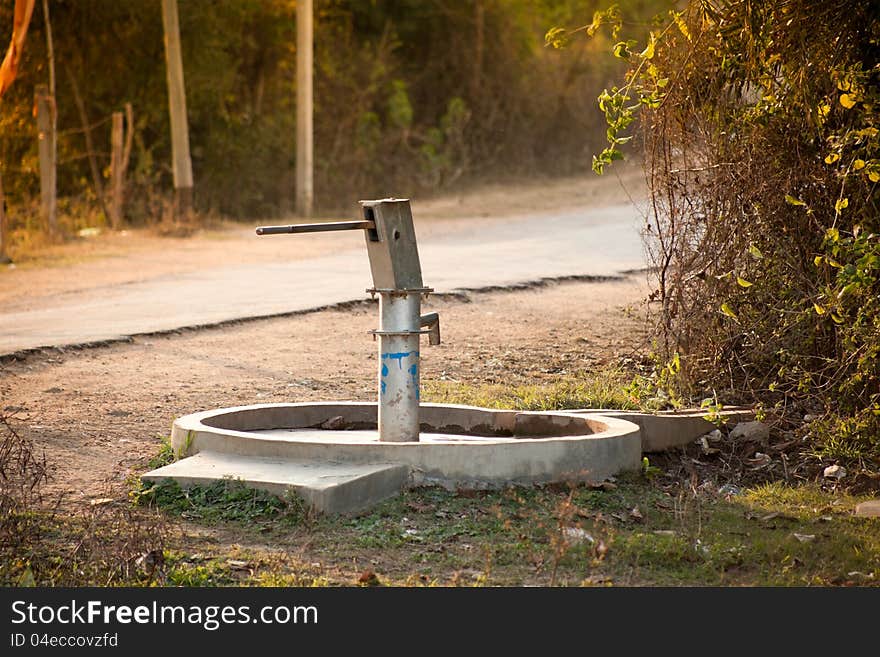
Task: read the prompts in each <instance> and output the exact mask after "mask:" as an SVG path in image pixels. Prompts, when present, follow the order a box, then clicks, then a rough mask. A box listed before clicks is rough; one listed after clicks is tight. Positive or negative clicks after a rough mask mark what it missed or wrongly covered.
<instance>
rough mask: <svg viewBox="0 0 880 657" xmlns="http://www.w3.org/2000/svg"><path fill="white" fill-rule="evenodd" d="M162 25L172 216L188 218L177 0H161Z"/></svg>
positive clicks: (188, 173) (188, 170) (186, 140)
mask: <svg viewBox="0 0 880 657" xmlns="http://www.w3.org/2000/svg"><path fill="white" fill-rule="evenodd" d="M162 25H163V27H164V28H165V67H166V70H167V73H168V110H169V114H170V115H171V160H172V162H171V170H172V172H173V174H174V210H175V212H174V215H175V219H176V220H179V219H180V218H184V219H185V220H186V221H188V220H189V218H190V212H191V211H192V192H193V175H192V160H191V159H190V156H189V128H188V126H187V122H186V88H185V87H184V83H183V57H182V55H181V52H180V23H179V21H178V18H177V0H162Z"/></svg>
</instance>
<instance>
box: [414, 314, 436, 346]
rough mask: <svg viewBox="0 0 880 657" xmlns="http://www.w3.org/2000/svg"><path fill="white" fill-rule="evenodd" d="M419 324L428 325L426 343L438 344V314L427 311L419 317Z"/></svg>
mask: <svg viewBox="0 0 880 657" xmlns="http://www.w3.org/2000/svg"><path fill="white" fill-rule="evenodd" d="M419 326H427V327H428V344H432V345H438V344H440V315H438V314H437V313H428V314H427V315H422V316H421V317H420V318H419Z"/></svg>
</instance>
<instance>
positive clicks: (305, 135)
mask: <svg viewBox="0 0 880 657" xmlns="http://www.w3.org/2000/svg"><path fill="white" fill-rule="evenodd" d="M312 20H313V14H312V0H296V212H297V214H298V215H300V216H302V217H310V216H312V202H313V200H314V191H313V169H314V152H313V133H312V112H313V110H312V55H313V45H312V42H313V37H312Z"/></svg>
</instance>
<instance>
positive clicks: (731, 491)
mask: <svg viewBox="0 0 880 657" xmlns="http://www.w3.org/2000/svg"><path fill="white" fill-rule="evenodd" d="M740 493H742V490H740V488H739V487H738V486H734V485H733V484H724V485H723V486H722V487H721V488H719V489H718V494H719V495H739V494H740Z"/></svg>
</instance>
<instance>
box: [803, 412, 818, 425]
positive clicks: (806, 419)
mask: <svg viewBox="0 0 880 657" xmlns="http://www.w3.org/2000/svg"><path fill="white" fill-rule="evenodd" d="M815 419H816V416H815V415H811V414H810V413H807V414H806V415H804V422H806V423H807V424H809V423H810V422H812V421H813V420H815Z"/></svg>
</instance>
